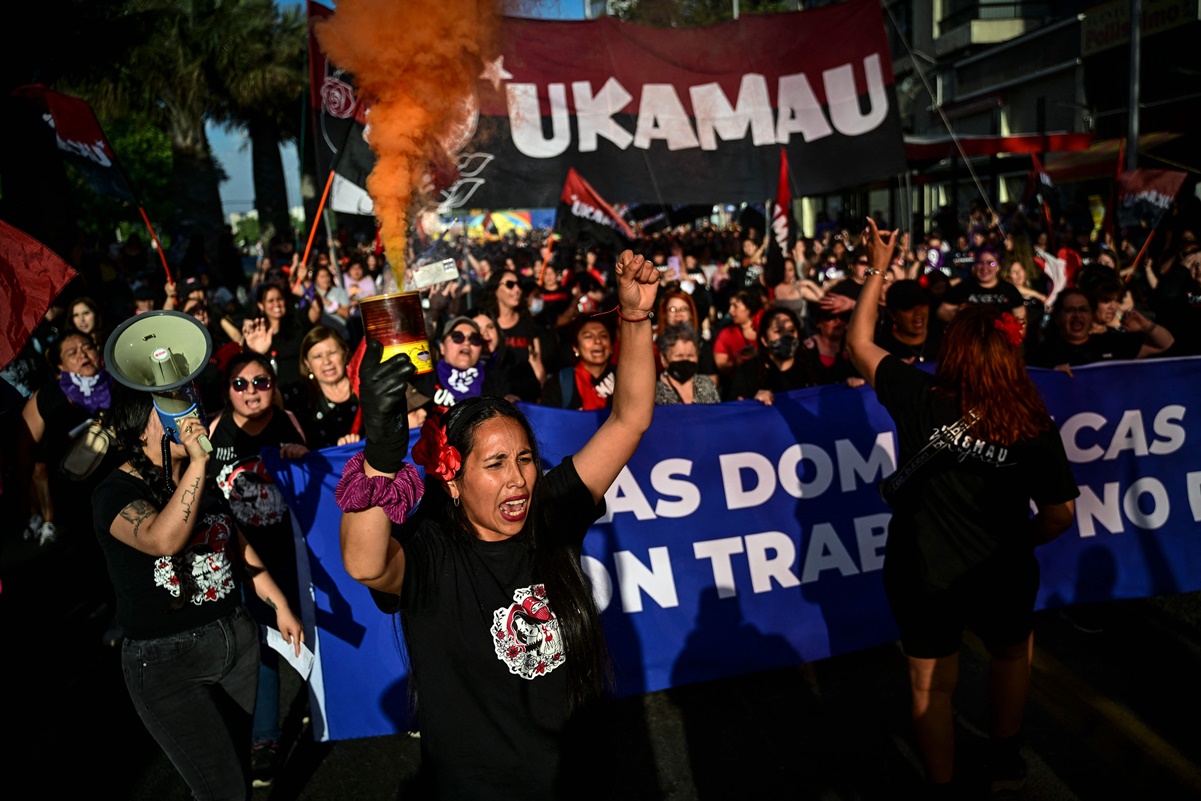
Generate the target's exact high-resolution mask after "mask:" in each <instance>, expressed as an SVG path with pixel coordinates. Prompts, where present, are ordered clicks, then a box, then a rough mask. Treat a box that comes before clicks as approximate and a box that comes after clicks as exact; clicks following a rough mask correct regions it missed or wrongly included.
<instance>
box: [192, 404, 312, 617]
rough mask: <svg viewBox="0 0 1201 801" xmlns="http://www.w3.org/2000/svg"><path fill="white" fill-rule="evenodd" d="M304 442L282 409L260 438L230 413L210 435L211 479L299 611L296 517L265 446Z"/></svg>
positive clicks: (275, 446)
mask: <svg viewBox="0 0 1201 801" xmlns="http://www.w3.org/2000/svg"><path fill="white" fill-rule="evenodd" d="M300 439H301V437H300V432H299V431H297V430H296V426H294V425H292V420H291V418H289V417H288V414H287V413H286V412H285V411H283V410H282V409H275V410H274V411H273V413H272V417H271V421H270V422H269V423H267V425H266V427H265V428H264V429H263V430H262V431H260V432H259V433H258V434H254V435H250V434H247V433H246V432H245V431H243V430H242V429H240V428H238V425H237V423H235V422H234V418H233V415H232V414H228V413H227V414H225V415H222V417H221V419H220V420H219V421H218V422H217V427H216V428H215V429H214V430H213V433H212V434H211V435H210V436H209V440H210V441H211V442H212V444H213V455H212V457H211V458H210V459H209V463H208V476H209V480H210V481H215V482H216V484H217V488H218V489H219V490H220V491H221V493H222V494H223V495H224V496H225V498H226V500H228V501H229V505H230V508H231V509H232V510H233V515H234V520H236V521H237V522H238V526H239V527H240V528H241V530H242V533H243V534H244V535H245V536H246V539H247V540H248V541H249V542H250V544H251V546H253V548H254V550H255V552H256V553H258V555H259V558H260V559H262V560H263V564H264V565H266V566H267V569H268V570H269V571H270V572H271V575H272V577H273V578H274V579H275V583H276V584H278V585H279V588H280V589H281V590H282V591H283V592H284V595H285V596H286V597H287V598H288V603H290V604H292V605H293V608H294V609H296V608H299V607H298V606H297V605H296V604H297V600H298V599H297V579H296V549H295V547H294V546H293V544H292V516H291V514H290V512H289V510H288V504H287V502H286V501H284V496H283V493H282V492H280V489H279V487H278V486H276V484H275V481H274V480H273V479H272V478H271V474H270V473H268V472H267V468H266V466H264V464H263V459H262V456H261V453H262V450H263V448H278V447H279V446H280V445H285V444H289V443H299V442H300ZM252 604H253V601H252Z"/></svg>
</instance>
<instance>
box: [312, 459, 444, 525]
mask: <svg viewBox="0 0 1201 801" xmlns="http://www.w3.org/2000/svg"><path fill="white" fill-rule="evenodd" d="M424 492H425V485H424V484H422V483H421V477H420V476H419V475H418V473H417V468H416V467H413V465H411V464H409V463H408V462H406V463H405V464H403V465H401V468H400V471H399V472H398V473H397V474H396V478H388V477H387V476H369V475H367V474H366V473H364V472H363V454H362V452H360V453H356V454H355V455H354V456H352V457H350V461H349V462H347V463H346V467H344V468H342V478H341V479H340V480H339V481H338V486H337V487H335V488H334V500H336V501H337V502H338V508H339V509H341V510H342V511H343V512H361V511H363V510H364V509H370V508H371V507H373V506H378V507H380V508H381V509H383V510H384V514H386V515H387V516H388V519H389V520H391V521H392V522H393V523H396V524H397V525H400V524H401V523H403V522H404V521H405V519H406V518H407V517H408V516H409V510H410V509H412V508H413V507H414V506H416V505H417V502H418V501H419V500H421V496H422V494H423V493H424Z"/></svg>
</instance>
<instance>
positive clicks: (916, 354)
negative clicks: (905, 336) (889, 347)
mask: <svg viewBox="0 0 1201 801" xmlns="http://www.w3.org/2000/svg"><path fill="white" fill-rule="evenodd" d="M893 339H896V337H895V336H894V337H893ZM897 342H901V340H899V339H897ZM901 344H902V345H904V346H905V350H907V351H909V354H910V355H911V356H912V357H913V360H914V361H916V362H925V361H926V340H925V339H923V340H922V342H921V344H920V345H910V344H909V343H908V342H901Z"/></svg>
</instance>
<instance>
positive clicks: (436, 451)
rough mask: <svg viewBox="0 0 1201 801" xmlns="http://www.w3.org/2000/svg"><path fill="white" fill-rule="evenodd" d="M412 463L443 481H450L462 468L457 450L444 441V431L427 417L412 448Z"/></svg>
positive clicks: (461, 461)
mask: <svg viewBox="0 0 1201 801" xmlns="http://www.w3.org/2000/svg"><path fill="white" fill-rule="evenodd" d="M413 462H414V463H416V464H419V465H421V466H422V467H424V468H425V472H426V473H429V474H432V475H435V476H437V477H438V478H440V479H442V480H443V481H450V480H451V479H452V478H454V477H455V473H458V472H459V468H460V467H462V466H463V459H462V457H461V456H459V449H458V448H456V447H455V446H454V445H451V444H449V443H448V442H447V441H446V431H445V429H443V428H442V426H440V425H438V424H437V423H436V422H434V419H433V418H432V417H427V418H426V420H425V423H424V424H423V425H422V426H421V437H420V439H418V440H417V444H416V445H414V446H413Z"/></svg>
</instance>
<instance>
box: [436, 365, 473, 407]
mask: <svg viewBox="0 0 1201 801" xmlns="http://www.w3.org/2000/svg"><path fill="white" fill-rule="evenodd" d="M438 381H439V383H441V384H442V386H443V388H445V389H446V390H448V391H449V392H450V394H451V395H454V396H455V400H456V401H461V400H463V399H464V398H478V397H479V395H480V391H481V390H482V389H483V388H484V363H483V361H482V360H481V361H480V362H477V363H476V365H475V367H468V368H467V369H466V370H456V369H455V368H453V367H451V366H450V365H449V364H447V363H446V362H444V361H441V360H439V362H438Z"/></svg>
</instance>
